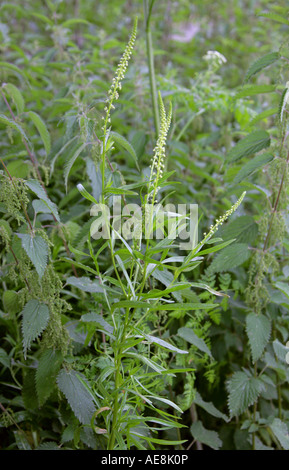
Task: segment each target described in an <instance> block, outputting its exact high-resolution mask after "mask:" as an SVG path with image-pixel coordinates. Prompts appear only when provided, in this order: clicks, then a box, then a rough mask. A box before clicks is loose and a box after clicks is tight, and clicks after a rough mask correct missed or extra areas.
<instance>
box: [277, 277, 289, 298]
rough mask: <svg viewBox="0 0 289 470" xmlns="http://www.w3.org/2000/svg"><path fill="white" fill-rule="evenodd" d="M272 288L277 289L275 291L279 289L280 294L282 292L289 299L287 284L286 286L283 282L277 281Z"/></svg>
mask: <svg viewBox="0 0 289 470" xmlns="http://www.w3.org/2000/svg"><path fill="white" fill-rule="evenodd" d="M274 286H275V287H277V289H279V290H280V291H281V292H283V294H284V295H286V297H288V299H289V286H288V284H286V283H285V282H281V281H277V282H275V284H274Z"/></svg>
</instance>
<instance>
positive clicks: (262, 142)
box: [227, 130, 270, 162]
mask: <svg viewBox="0 0 289 470" xmlns="http://www.w3.org/2000/svg"><path fill="white" fill-rule="evenodd" d="M269 146H270V135H269V134H268V132H266V131H264V130H258V131H254V132H252V133H251V134H249V135H247V136H246V137H244V138H243V139H241V140H239V142H237V144H236V145H235V147H233V148H231V150H230V151H229V153H228V155H227V161H228V162H236V161H237V160H240V159H241V158H243V157H249V156H250V155H254V154H255V153H257V152H260V150H263V149H264V148H267V147H269Z"/></svg>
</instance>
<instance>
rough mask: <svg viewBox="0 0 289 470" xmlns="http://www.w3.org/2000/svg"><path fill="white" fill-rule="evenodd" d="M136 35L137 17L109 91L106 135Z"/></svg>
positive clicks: (104, 128) (105, 122) (106, 109)
mask: <svg viewBox="0 0 289 470" xmlns="http://www.w3.org/2000/svg"><path fill="white" fill-rule="evenodd" d="M136 33H137V17H136V18H135V20H134V25H133V29H132V32H131V36H130V39H129V41H128V44H127V46H126V48H125V51H124V53H123V55H122V57H121V59H120V62H119V64H118V66H117V69H116V72H115V76H114V78H113V79H112V84H111V87H110V89H109V91H108V98H107V100H106V106H105V108H104V111H105V113H106V114H105V117H104V125H103V127H102V130H103V131H104V134H105V133H106V131H107V124H108V123H110V113H111V110H112V109H114V105H113V102H114V101H116V100H117V99H118V98H119V94H118V90H121V81H122V80H123V79H124V76H125V72H126V70H127V67H128V61H129V59H130V58H131V55H132V51H133V48H134V44H135V40H136Z"/></svg>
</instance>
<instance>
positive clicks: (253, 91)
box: [235, 85, 276, 99]
mask: <svg viewBox="0 0 289 470" xmlns="http://www.w3.org/2000/svg"><path fill="white" fill-rule="evenodd" d="M275 88H276V87H275V85H248V86H245V87H244V88H242V89H241V90H240V91H238V92H237V94H236V96H235V99H239V98H244V97H245V96H255V95H258V94H260V93H271V92H273V91H275Z"/></svg>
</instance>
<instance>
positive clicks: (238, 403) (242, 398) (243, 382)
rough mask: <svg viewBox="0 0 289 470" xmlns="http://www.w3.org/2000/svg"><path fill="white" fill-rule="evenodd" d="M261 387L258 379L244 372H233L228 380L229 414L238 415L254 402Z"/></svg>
mask: <svg viewBox="0 0 289 470" xmlns="http://www.w3.org/2000/svg"><path fill="white" fill-rule="evenodd" d="M262 388H263V384H262V382H261V381H260V380H259V379H257V378H255V377H253V376H249V375H247V374H246V373H245V372H235V373H234V374H233V376H232V378H231V379H230V380H229V382H228V391H229V410H230V414H231V415H232V416H238V415H240V414H242V413H243V412H244V411H245V410H247V408H248V407H249V406H252V405H253V404H254V403H256V401H257V400H258V397H259V395H260V393H261V391H262Z"/></svg>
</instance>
